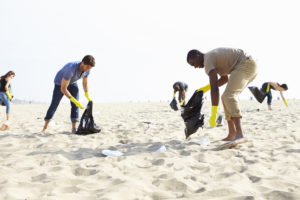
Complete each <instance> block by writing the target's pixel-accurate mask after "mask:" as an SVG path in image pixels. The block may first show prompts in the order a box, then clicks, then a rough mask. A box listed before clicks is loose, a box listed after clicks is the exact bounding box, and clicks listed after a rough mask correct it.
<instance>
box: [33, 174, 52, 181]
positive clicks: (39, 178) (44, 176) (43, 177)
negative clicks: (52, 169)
mask: <svg viewBox="0 0 300 200" xmlns="http://www.w3.org/2000/svg"><path fill="white" fill-rule="evenodd" d="M31 180H32V182H49V180H48V177H47V174H45V173H43V174H40V175H37V176H33V177H31ZM47 180H48V181H47Z"/></svg>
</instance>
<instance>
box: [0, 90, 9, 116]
mask: <svg viewBox="0 0 300 200" xmlns="http://www.w3.org/2000/svg"><path fill="white" fill-rule="evenodd" d="M1 104H2V105H5V106H6V114H9V112H10V102H9V100H8V97H7V95H6V94H5V92H0V105H1Z"/></svg>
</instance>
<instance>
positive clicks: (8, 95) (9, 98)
mask: <svg viewBox="0 0 300 200" xmlns="http://www.w3.org/2000/svg"><path fill="white" fill-rule="evenodd" d="M5 94H6V96H7V98H8V100H9V101H11V100H12V98H13V96H12V95H11V93H10V92H9V91H6V92H5Z"/></svg>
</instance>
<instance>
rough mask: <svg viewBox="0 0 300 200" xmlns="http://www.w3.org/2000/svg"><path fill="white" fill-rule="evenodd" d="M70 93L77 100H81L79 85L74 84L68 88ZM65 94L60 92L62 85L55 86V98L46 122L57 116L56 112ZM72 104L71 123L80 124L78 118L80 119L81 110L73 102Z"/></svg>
mask: <svg viewBox="0 0 300 200" xmlns="http://www.w3.org/2000/svg"><path fill="white" fill-rule="evenodd" d="M68 91H69V92H70V93H71V95H72V96H73V97H74V98H75V99H77V100H78V99H79V89H78V87H77V85H75V84H72V85H69V86H68ZM63 96H64V94H63V93H62V92H61V91H60V85H55V87H54V90H53V96H52V101H51V104H50V107H49V109H48V111H47V114H46V117H45V121H49V120H50V119H52V117H53V116H54V114H55V111H56V109H57V107H58V105H59V103H60V101H61V99H62V98H63ZM70 103H71V121H72V122H78V117H79V109H78V108H77V107H76V105H75V104H74V103H72V102H70Z"/></svg>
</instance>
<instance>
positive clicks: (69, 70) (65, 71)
mask: <svg viewBox="0 0 300 200" xmlns="http://www.w3.org/2000/svg"><path fill="white" fill-rule="evenodd" d="M89 74H90V72H89V71H87V72H81V71H80V61H78V62H70V63H67V64H66V65H65V66H64V67H63V68H62V69H61V70H59V71H58V72H57V74H56V76H55V79H54V83H55V85H61V81H62V79H63V78H64V79H65V80H70V85H71V84H77V83H76V81H77V80H79V79H80V78H82V77H84V78H85V77H88V75H89Z"/></svg>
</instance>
